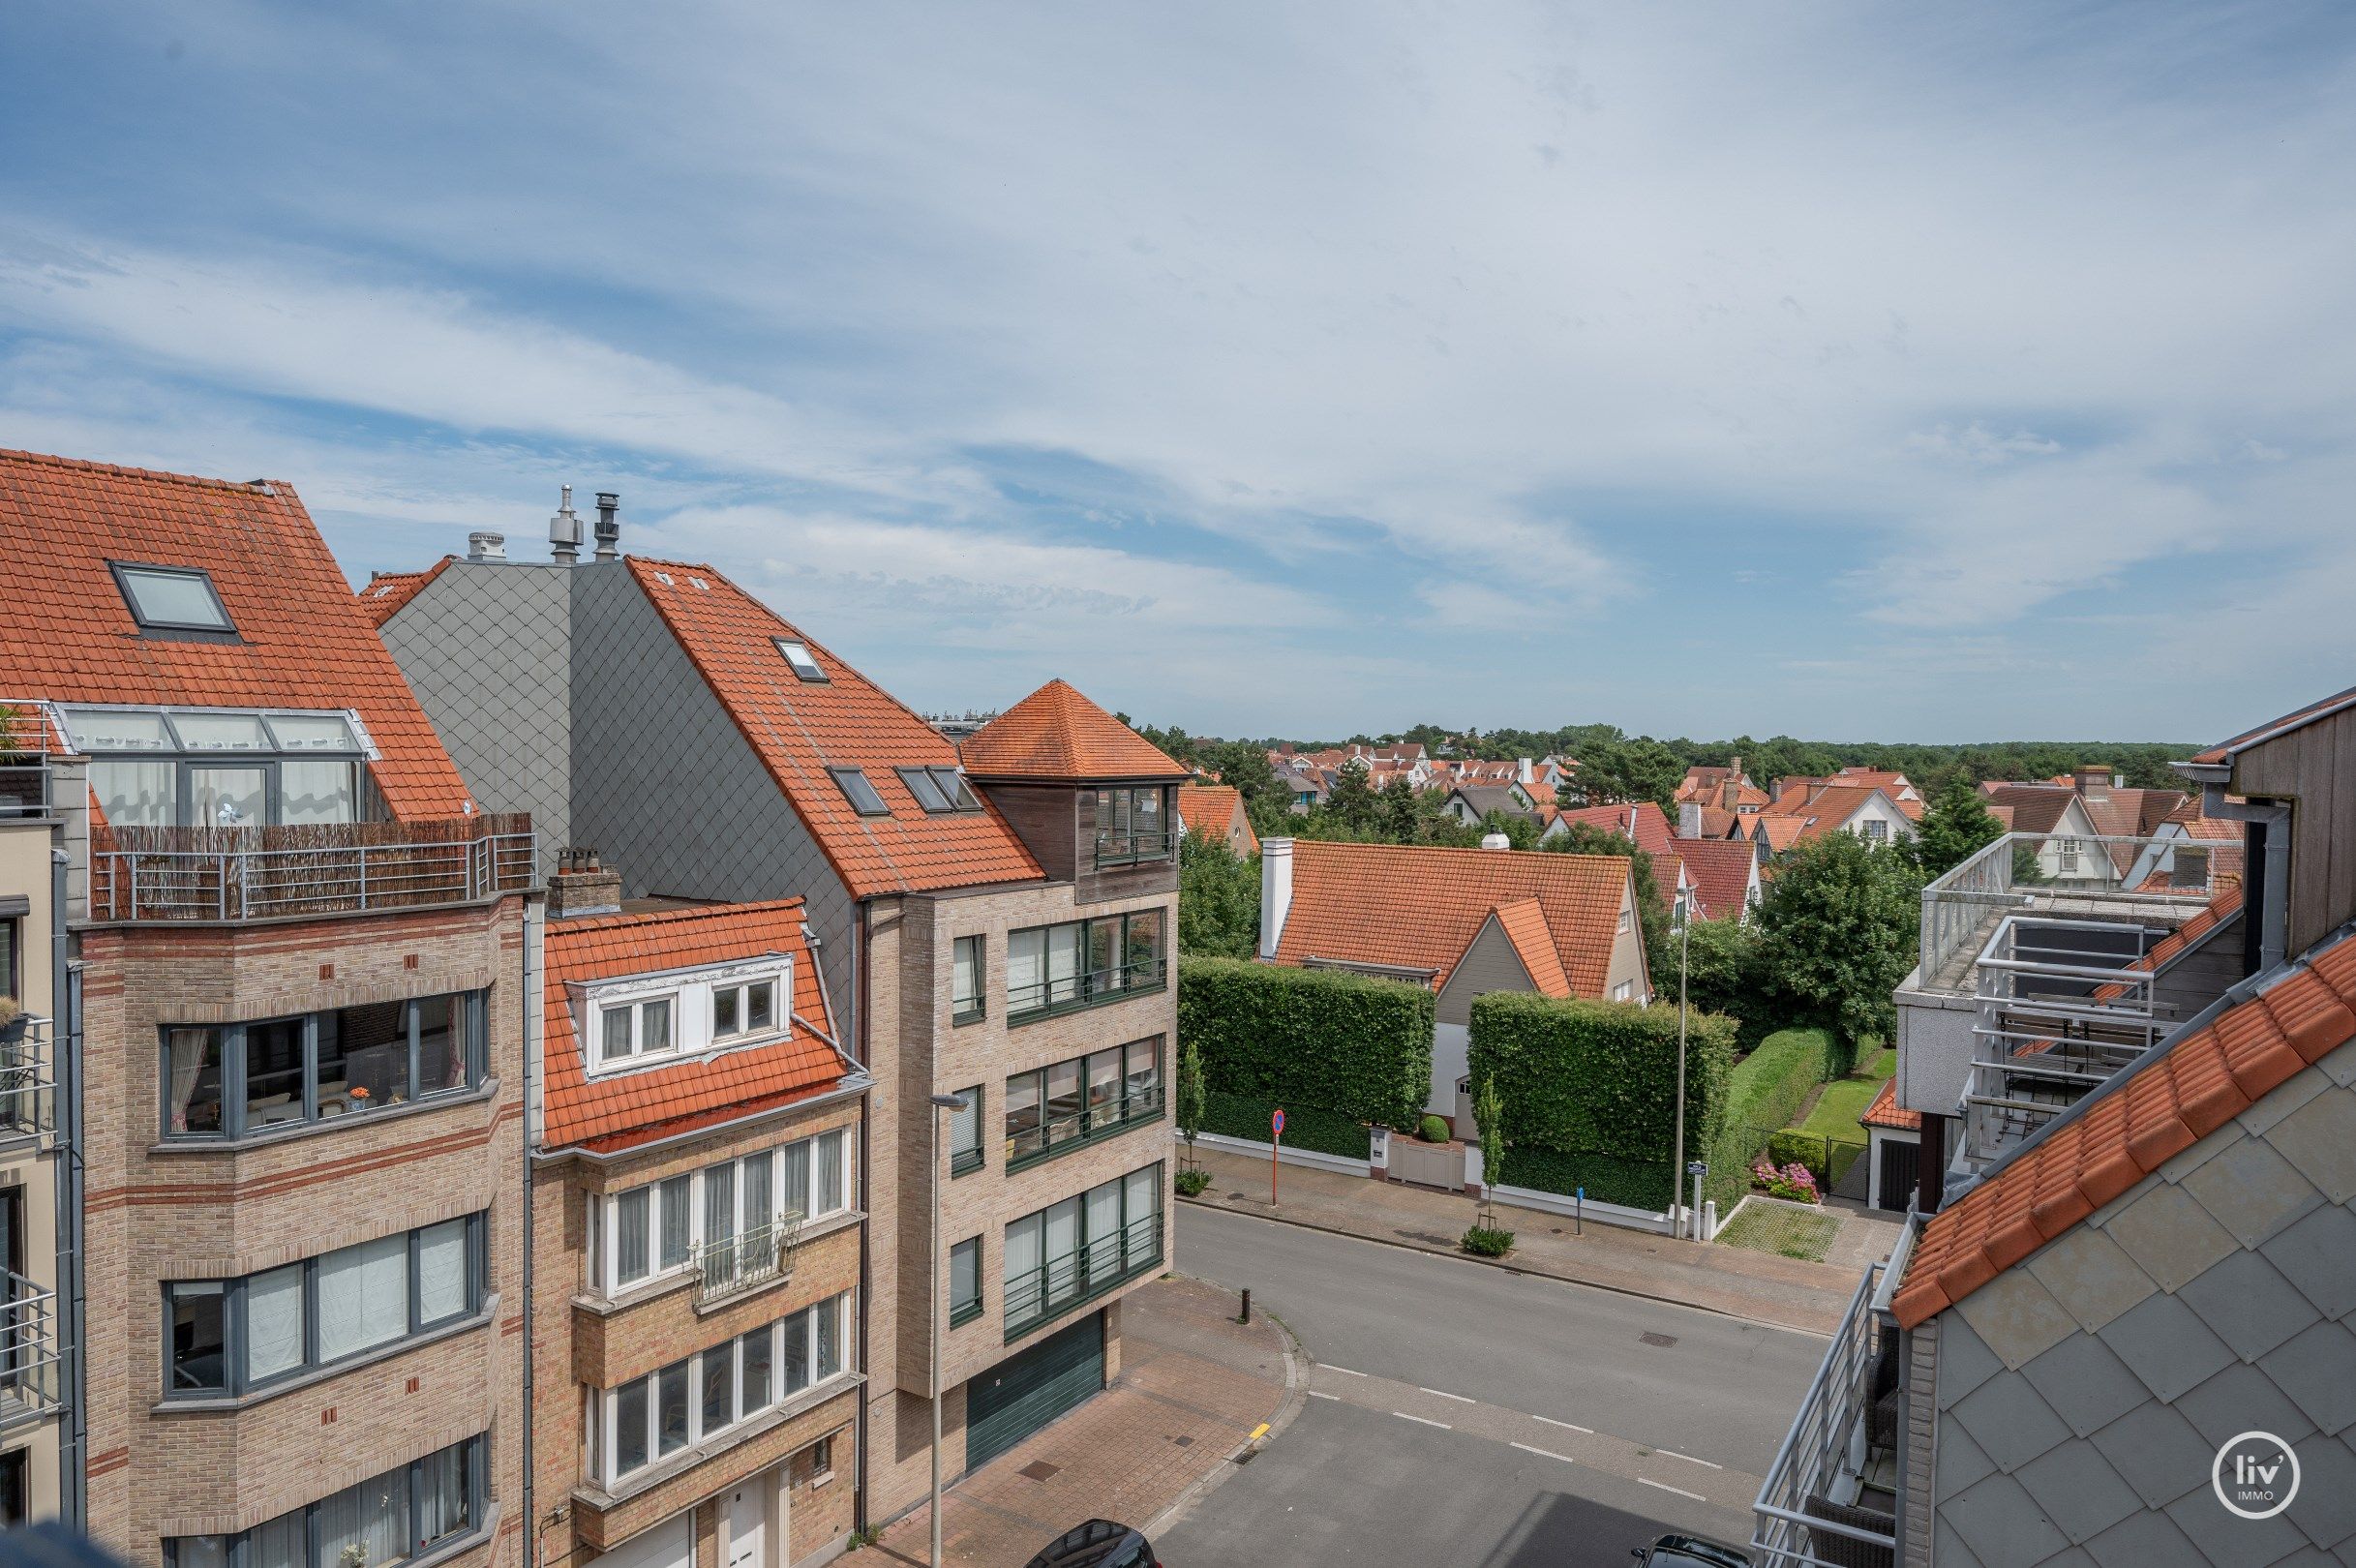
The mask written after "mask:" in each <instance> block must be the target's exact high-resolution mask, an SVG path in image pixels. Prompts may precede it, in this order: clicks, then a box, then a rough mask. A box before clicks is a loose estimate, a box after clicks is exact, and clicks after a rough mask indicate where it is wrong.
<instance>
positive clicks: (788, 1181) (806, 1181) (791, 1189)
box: [779, 1138, 810, 1218]
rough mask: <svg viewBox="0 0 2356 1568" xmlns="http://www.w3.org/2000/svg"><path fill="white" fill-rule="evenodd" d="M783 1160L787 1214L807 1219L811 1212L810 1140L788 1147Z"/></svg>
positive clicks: (783, 1184)
mask: <svg viewBox="0 0 2356 1568" xmlns="http://www.w3.org/2000/svg"><path fill="white" fill-rule="evenodd" d="M783 1159H784V1162H785V1179H784V1181H783V1182H782V1183H780V1184H779V1185H780V1186H782V1187H783V1188H784V1190H785V1212H786V1213H787V1214H790V1215H796V1216H800V1217H803V1218H806V1217H807V1216H808V1215H809V1212H810V1144H809V1140H808V1139H806V1138H805V1139H803V1140H802V1141H801V1142H800V1143H790V1144H788V1145H786V1147H785V1150H784V1154H783Z"/></svg>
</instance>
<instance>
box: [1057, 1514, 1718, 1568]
mask: <svg viewBox="0 0 2356 1568" xmlns="http://www.w3.org/2000/svg"><path fill="white" fill-rule="evenodd" d="M1667 1560H1669V1561H1673V1562H1674V1561H1675V1560H1676V1559H1675V1558H1670V1559H1667ZM1025 1568H1162V1559H1161V1558H1160V1557H1157V1556H1155V1555H1154V1544H1153V1542H1151V1541H1148V1540H1147V1539H1146V1538H1145V1537H1144V1536H1143V1535H1141V1534H1139V1533H1138V1532H1137V1531H1136V1530H1133V1529H1132V1528H1130V1526H1128V1525H1126V1524H1116V1523H1113V1522H1112V1521H1111V1520H1109V1519H1092V1520H1090V1521H1089V1522H1088V1523H1085V1524H1082V1525H1080V1526H1078V1527H1077V1528H1076V1529H1070V1530H1066V1531H1065V1532H1064V1533H1063V1534H1061V1535H1059V1536H1057V1537H1056V1538H1055V1539H1054V1540H1052V1541H1050V1542H1048V1543H1047V1544H1046V1546H1044V1547H1043V1548H1042V1549H1041V1551H1040V1553H1039V1555H1038V1556H1036V1557H1033V1558H1032V1559H1031V1560H1030V1562H1029V1563H1028V1564H1026V1565H1025Z"/></svg>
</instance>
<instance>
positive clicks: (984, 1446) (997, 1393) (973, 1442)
mask: <svg viewBox="0 0 2356 1568" xmlns="http://www.w3.org/2000/svg"><path fill="white" fill-rule="evenodd" d="M1103 1386H1104V1314H1103V1313H1102V1312H1094V1313H1091V1314H1090V1315H1088V1316H1087V1317H1084V1318H1082V1319H1080V1321H1078V1322H1076V1323H1074V1324H1072V1326H1071V1327H1070V1328H1067V1329H1063V1330H1060V1331H1058V1332H1057V1333H1055V1334H1053V1335H1051V1336H1049V1337H1048V1338H1046V1339H1044V1340H1042V1341H1041V1342H1039V1343H1037V1344H1035V1345H1033V1346H1031V1348H1030V1349H1028V1350H1025V1351H1024V1352H1023V1353H1022V1354H1020V1355H1018V1356H1009V1357H1008V1358H1007V1359H1006V1360H1004V1361H1002V1362H1000V1363H999V1364H998V1365H997V1366H995V1367H992V1368H991V1369H990V1370H989V1371H988V1372H982V1373H981V1374H980V1375H979V1376H977V1377H975V1378H974V1379H973V1380H972V1381H971V1382H969V1383H967V1384H966V1385H965V1467H966V1469H967V1470H969V1471H972V1470H979V1469H980V1468H982V1465H984V1464H987V1463H988V1462H990V1461H991V1460H993V1459H996V1458H997V1457H998V1456H999V1455H1001V1454H1003V1453H1005V1452H1006V1451H1007V1450H1008V1449H1010V1448H1012V1447H1013V1446H1014V1445H1015V1444H1016V1443H1019V1442H1021V1441H1022V1440H1023V1439H1024V1438H1025V1437H1028V1436H1030V1435H1031V1433H1033V1432H1037V1431H1038V1430H1039V1429H1040V1428H1042V1427H1043V1426H1045V1425H1046V1424H1047V1423H1048V1422H1050V1421H1053V1420H1054V1419H1055V1418H1056V1417H1057V1416H1059V1415H1062V1414H1063V1413H1064V1412H1065V1411H1066V1410H1069V1409H1071V1408H1072V1406H1073V1405H1075V1404H1077V1403H1079V1402H1080V1401H1082V1400H1084V1399H1086V1398H1087V1397H1088V1396H1089V1395H1091V1394H1094V1393H1095V1392H1096V1391H1097V1390H1098V1389H1100V1388H1102V1387H1103Z"/></svg>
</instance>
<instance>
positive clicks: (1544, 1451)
mask: <svg viewBox="0 0 2356 1568" xmlns="http://www.w3.org/2000/svg"><path fill="white" fill-rule="evenodd" d="M1512 1446H1513V1447H1515V1448H1518V1449H1520V1450H1521V1451H1522V1452H1523V1453H1525V1454H1535V1455H1537V1456H1538V1457H1539V1458H1540V1459H1551V1460H1560V1461H1562V1462H1563V1463H1565V1464H1576V1463H1578V1461H1577V1460H1575V1459H1573V1458H1571V1456H1570V1455H1568V1454H1557V1453H1556V1452H1555V1451H1554V1450H1553V1449H1551V1448H1532V1447H1530V1446H1529V1444H1527V1443H1515V1444H1513V1445H1512Z"/></svg>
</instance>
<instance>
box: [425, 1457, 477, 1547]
mask: <svg viewBox="0 0 2356 1568" xmlns="http://www.w3.org/2000/svg"><path fill="white" fill-rule="evenodd" d="M471 1446H472V1445H471V1444H470V1443H454V1444H452V1445H451V1446H450V1447H448V1448H445V1449H443V1450H441V1452H439V1453H438V1454H429V1455H427V1456H426V1458H425V1461H424V1462H423V1463H421V1464H419V1465H418V1469H419V1471H420V1472H421V1473H420V1474H419V1476H418V1478H417V1539H418V1540H419V1541H420V1542H423V1543H425V1544H426V1545H429V1546H430V1545H432V1544H433V1543H434V1542H436V1541H438V1540H440V1539H442V1538H443V1537H444V1536H449V1535H456V1534H458V1533H460V1532H461V1531H463V1530H465V1529H467V1528H468V1527H469V1526H470V1525H472V1524H473V1523H474V1520H473V1518H472V1509H471V1508H470V1506H469V1505H470V1503H471V1502H472V1500H473V1499H472V1497H471V1494H470V1489H469V1488H468V1485H467V1459H468V1449H469V1448H470V1447H471Z"/></svg>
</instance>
